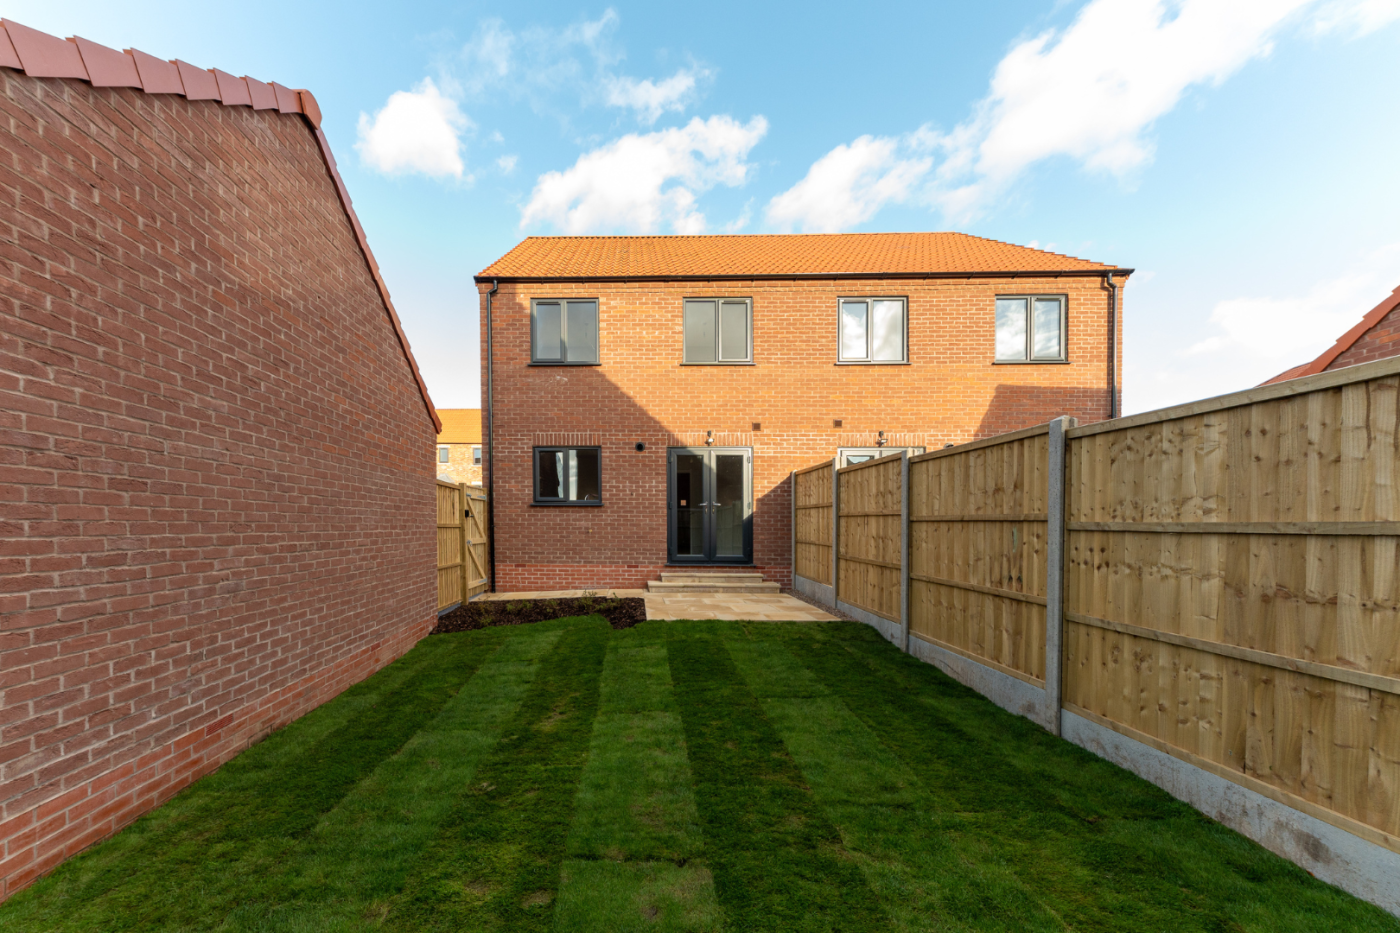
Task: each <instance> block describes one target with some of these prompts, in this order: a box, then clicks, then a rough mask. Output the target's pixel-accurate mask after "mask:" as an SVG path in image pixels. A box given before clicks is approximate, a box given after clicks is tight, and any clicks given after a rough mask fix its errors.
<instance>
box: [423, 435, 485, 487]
mask: <svg viewBox="0 0 1400 933" xmlns="http://www.w3.org/2000/svg"><path fill="white" fill-rule="evenodd" d="M443 447H446V448H447V462H446V463H443V462H442V461H441V460H436V461H434V466H436V468H437V475H438V478H439V479H446V480H447V481H448V482H450V483H469V484H470V485H472V486H480V485H481V477H482V472H481V471H482V464H480V463H476V462H475V459H476V458H475V457H474V456H473V454H472V449H473V448H475V449H477V450H481V445H480V444H439V445H438V446H437V449H439V450H441V449H442V448H443Z"/></svg>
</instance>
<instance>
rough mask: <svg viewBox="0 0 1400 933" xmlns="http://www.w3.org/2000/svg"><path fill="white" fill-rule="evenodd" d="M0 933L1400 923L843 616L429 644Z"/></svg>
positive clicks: (785, 932) (112, 844)
mask: <svg viewBox="0 0 1400 933" xmlns="http://www.w3.org/2000/svg"><path fill="white" fill-rule="evenodd" d="M0 929H3V930H5V931H7V933H8V931H16V933H17V931H27V930H44V931H51V930H93V931H121V930H221V931H244V930H247V931H251V930H258V931H273V930H287V931H319V930H395V931H398V930H403V931H425V930H444V931H445V930H451V931H471V930H490V931H497V930H499V931H530V930H541V931H544V930H559V931H585V930H586V931H599V933H602V931H607V933H616V931H630V930H647V931H680V930H686V931H719V930H733V931H748V930H771V931H782V933H789V931H807V930H818V931H857V930H890V931H905V930H909V931H912V930H1004V931H1040V930H1075V931H1089V930H1094V931H1122V930H1152V931H1159V930H1160V931H1172V933H1180V931H1196V930H1199V931H1222V933H1223V931H1245V930H1249V931H1253V930H1258V931H1269V933H1281V931H1303V930H1307V931H1316V930H1346V931H1355V933H1362V931H1372V930H1376V931H1379V930H1386V931H1400V920H1397V919H1396V918H1394V917H1391V916H1390V915H1388V914H1386V913H1384V912H1382V911H1381V910H1379V909H1377V908H1375V907H1372V906H1370V905H1368V904H1365V903H1363V902H1361V901H1358V900H1356V899H1355V898H1352V897H1350V896H1348V895H1346V894H1343V893H1342V892H1340V891H1338V890H1337V889H1335V888H1332V887H1329V886H1328V885H1325V884H1323V883H1321V882H1319V881H1317V880H1315V879H1313V878H1312V877H1310V876H1309V875H1308V874H1307V872H1305V871H1303V870H1301V869H1299V868H1297V867H1296V866H1294V865H1292V864H1290V863H1289V862H1286V861H1284V860H1283V859H1280V858H1278V857H1276V856H1274V855H1272V854H1270V853H1269V852H1266V851H1265V850H1264V849H1262V848H1260V847H1259V846H1257V845H1255V844H1253V843H1251V842H1249V841H1248V840H1246V839H1244V838H1243V837H1241V836H1239V835H1238V834H1236V833H1234V832H1232V831H1230V830H1228V829H1225V828H1224V827H1222V826H1220V825H1218V824H1216V823H1214V822H1212V821H1210V820H1208V819H1206V818H1205V817H1203V816H1201V815H1200V814H1198V813H1197V812H1196V811H1194V810H1192V809H1191V808H1189V807H1187V806H1185V805H1184V804H1180V803H1178V802H1176V801H1174V800H1173V799H1172V798H1170V797H1168V796H1167V795H1166V794H1165V793H1163V792H1162V791H1160V790H1158V789H1157V788H1155V787H1153V786H1151V785H1150V784H1147V783H1145V782H1143V781H1141V780H1138V779H1137V778H1135V777H1133V776H1132V775H1130V774H1128V773H1127V772H1125V771H1122V770H1120V769H1118V768H1116V767H1114V766H1113V765H1110V764H1108V763H1106V762H1104V761H1101V760H1100V759H1098V758H1095V757H1094V756H1092V755H1090V754H1088V753H1087V752H1084V751H1082V750H1080V749H1078V748H1076V747H1074V746H1071V745H1069V744H1068V743H1065V742H1062V741H1060V740H1058V739H1056V738H1053V737H1052V736H1050V735H1049V734H1047V733H1045V732H1044V731H1042V730H1041V729H1039V728H1038V727H1036V726H1034V725H1032V724H1031V723H1029V722H1028V721H1026V720H1024V719H1021V718H1018V717H1016V716H1013V715H1011V714H1009V713H1006V712H1004V711H1002V710H1000V709H998V708H997V707H995V706H993V705H992V704H991V703H990V702H988V701H987V700H985V699H983V698H982V697H980V696H978V695H976V694H975V693H972V692H971V691H969V690H967V689H966V688H964V687H962V686H961V685H959V684H957V683H955V682H954V681H952V680H950V679H949V678H947V677H946V676H944V675H943V674H942V673H940V672H939V671H937V670H935V669H934V668H932V667H929V666H928V665H926V664H923V663H921V662H919V661H916V660H913V659H911V658H909V657H907V656H905V655H903V654H901V653H900V652H899V651H897V650H896V649H895V648H893V647H892V646H890V645H888V644H886V643H885V642H884V641H883V640H881V639H880V637H879V636H878V635H877V634H876V633H875V632H874V631H873V630H871V629H869V628H867V627H865V626H861V625H856V624H851V623H838V624H812V623H771V622H767V623H743V622H647V623H644V624H642V625H639V626H637V627H636V628H630V629H623V630H614V629H612V628H611V627H610V626H609V625H608V623H607V622H605V621H604V620H603V619H601V618H598V617H590V618H579V619H560V620H555V621H552V622H542V623H538V624H535V625H526V626H516V627H509V628H487V629H481V630H478V631H471V632H462V633H457V634H450V635H434V636H431V637H429V638H427V639H425V640H424V641H423V642H422V643H421V644H419V646H418V647H417V648H415V649H414V650H413V651H412V652H410V653H409V654H408V655H407V656H405V657H404V658H403V659H401V660H400V661H398V662H396V663H395V664H393V665H390V666H389V667H388V668H385V669H384V670H383V671H381V672H380V673H378V674H376V675H375V676H374V677H372V678H370V679H369V680H367V681H365V682H364V683H362V684H360V685H358V686H356V687H354V688H352V689H350V690H348V691H346V692H345V693H344V694H343V695H342V696H340V697H339V698H338V699H336V700H335V701H333V702H331V703H328V704H326V705H325V706H323V707H321V708H320V709H318V710H316V711H315V712H313V713H311V714H310V715H308V716H306V717H304V718H302V719H300V720H298V721H297V722H295V723H293V724H292V725H290V726H288V727H287V728H285V729H283V730H281V731H279V732H277V733H274V734H273V735H271V736H269V737H268V738H267V739H265V740H264V741H263V742H261V743H259V744H258V745H256V746H254V747H253V748H251V749H249V750H248V751H247V752H245V753H244V754H242V755H241V756H239V757H238V758H237V759H235V760H234V761H232V762H230V763H229V764H227V765H225V766H224V767H223V768H222V769H220V770H219V771H218V772H217V773H215V774H213V775H210V776H209V777H207V778H205V779H204V780H202V781H200V782H199V783H198V784H196V785H194V786H193V787H191V788H190V789H189V790H187V791H186V792H185V793H183V794H181V795H180V796H179V797H177V798H176V799H174V800H173V801H171V802H170V803H168V804H166V805H165V806H164V807H162V808H161V809H160V810H158V811H156V812H154V813H152V814H150V815H148V816H146V817H144V818H143V819H141V820H140V821H139V822H137V823H136V824H134V825H133V826H131V827H130V828H128V829H127V830H126V831H124V832H122V833H121V834H119V835H117V836H116V837H114V838H113V839H111V840H109V841H107V842H105V843H103V844H102V845H100V846H97V847H95V848H93V849H92V850H90V851H88V852H86V853H84V854H82V855H80V856H79V857H77V858H75V859H72V860H70V861H69V862H67V863H66V864H64V865H63V866H62V867H60V868H59V869H58V870H57V871H55V872H54V873H53V874H52V875H50V876H49V877H47V878H45V879H43V880H42V881H40V882H39V883H38V884H36V885H35V886H33V887H32V888H30V889H28V890H26V891H23V892H21V893H20V894H18V895H16V896H15V897H14V898H12V899H11V900H10V901H9V902H7V903H5V904H4V905H0Z"/></svg>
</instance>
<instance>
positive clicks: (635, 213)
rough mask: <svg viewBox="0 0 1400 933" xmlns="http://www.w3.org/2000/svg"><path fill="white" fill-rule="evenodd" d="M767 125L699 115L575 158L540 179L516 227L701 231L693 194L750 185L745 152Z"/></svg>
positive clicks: (761, 121)
mask: <svg viewBox="0 0 1400 933" xmlns="http://www.w3.org/2000/svg"><path fill="white" fill-rule="evenodd" d="M767 132H768V121H767V120H765V119H764V118H763V117H754V118H753V119H752V120H750V121H749V122H748V123H747V124H740V123H739V122H738V121H737V120H734V119H733V118H732V117H727V116H715V117H711V118H710V119H708V120H701V119H700V118H699V117H696V118H694V119H692V120H691V121H690V123H688V124H686V125H685V126H684V127H677V128H673V129H666V130H658V131H657V132H654V133H645V134H636V133H631V134H628V135H626V136H623V137H622V138H621V139H618V140H615V141H613V142H611V143H608V144H607V145H605V146H601V147H599V148H598V149H594V150H593V151H592V152H586V153H584V154H583V155H581V156H579V159H578V161H577V162H576V163H574V165H573V167H572V168H569V169H566V170H565V171H562V172H548V173H546V174H544V175H541V176H540V177H539V180H538V181H537V182H536V183H535V190H534V192H533V193H532V194H531V196H530V201H529V203H528V204H526V205H525V209H524V211H523V212H522V213H521V218H520V225H521V227H526V226H529V225H530V224H535V223H550V224H552V225H554V226H555V227H556V228H558V229H559V230H561V231H563V232H564V233H570V234H582V233H594V232H602V231H625V232H633V233H651V232H654V231H657V230H659V229H661V228H662V226H663V225H669V227H670V228H671V229H672V230H674V231H675V232H676V233H700V232H703V231H704V229H705V217H704V215H703V214H701V213H700V212H699V210H698V209H697V208H696V197H697V195H699V194H701V193H703V192H705V191H707V190H709V189H710V188H713V187H714V186H715V185H721V184H722V185H727V186H730V187H735V186H738V185H742V184H744V182H745V181H747V180H748V177H749V172H750V170H751V168H752V166H750V165H749V164H748V162H747V161H746V159H747V158H748V154H749V151H750V150H751V149H753V147H754V146H755V145H757V144H758V141H759V140H760V139H762V138H763V136H764V134H765V133H767Z"/></svg>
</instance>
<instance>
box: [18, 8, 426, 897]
mask: <svg viewBox="0 0 1400 933" xmlns="http://www.w3.org/2000/svg"><path fill="white" fill-rule="evenodd" d="M319 124H320V112H319V109H318V107H317V105H316V101H315V99H314V98H313V97H312V95H311V94H310V93H308V92H306V91H298V90H293V89H290V88H287V87H283V86H282V85H280V84H265V83H263V82H261V81H257V80H254V79H252V78H240V77H235V76H234V75H232V74H229V73H227V72H224V71H219V70H217V69H213V70H208V71H206V70H204V69H202V68H196V67H194V66H192V65H190V64H188V63H187V62H183V61H174V62H167V61H163V60H160V59H157V58H155V57H153V56H150V55H147V54H145V53H143V52H138V51H127V52H118V51H116V50H113V49H109V48H105V47H103V46H100V45H97V44H95V43H92V42H88V41H86V40H83V39H69V40H63V39H58V38H55V37H53V36H48V35H45V34H43V33H40V32H36V31H35V30H32V29H28V28H26V27H24V26H21V25H19V24H17V23H13V22H10V21H8V20H5V21H3V24H0V244H3V254H0V527H2V528H3V533H0V548H3V550H0V897H3V896H8V895H9V894H11V893H13V892H14V891H16V890H17V889H19V888H20V887H22V886H24V885H26V884H28V883H29V882H31V881H32V880H33V879H34V878H35V877H37V876H38V875H39V874H41V873H43V872H45V871H47V870H48V869H50V868H52V867H53V866H54V865H56V864H57V863H58V862H60V861H62V860H63V859H64V858H66V857H67V856H69V855H71V854H73V853H75V852H77V851H78V850H80V849H82V848H84V847H85V846H87V845H90V844H91V843H93V842H96V841H97V840H99V839H101V838H103V837H104V836H107V835H110V834H111V833H113V832H115V831H116V830H117V829H120V828H121V827H122V826H124V825H125V824H127V823H129V822H130V821H132V820H133V819H135V818H136V817H137V816H139V815H140V814H141V813H143V812H145V811H146V810H149V809H151V808H152V807H154V806H157V805H159V804H160V803H162V802H164V801H165V800H167V799H168V798H170V797H171V795H173V794H174V793H176V792H177V791H179V790H180V789H181V788H182V787H184V786H186V785H187V784H189V783H190V782H191V781H193V780H195V779H196V778H198V777H199V776H201V775H203V774H206V773H208V772H209V771H211V770H213V769H214V768H216V767H218V766H219V765H220V764H221V763H222V762H224V761H227V760H228V759H229V758H231V757H232V756H234V755H235V754H237V753H238V752H239V751H241V750H242V749H243V748H245V747H247V745H248V744H249V743H250V742H253V741H255V740H257V739H258V738H260V737H261V736H263V735H266V734H267V733H268V732H269V731H271V730H273V729H275V728H278V727H279V726H281V725H283V724H285V723H287V722H289V721H290V720H292V719H294V718H296V717H297V716H299V715H301V714H302V713H305V712H307V711H308V710H310V709H312V708H313V707H315V706H317V705H319V704H320V703H323V702H324V701H326V700H328V699H330V698H331V697H333V696H335V695H336V694H337V693H339V692H340V691H341V690H343V689H345V687H347V686H349V685H350V684H353V683H355V682H356V681H358V680H361V679H363V678H364V677H366V676H368V675H369V674H370V673H372V672H373V671H375V670H376V669H378V668H379V667H381V666H383V665H384V664H386V663H388V662H389V661H390V660H392V659H393V658H395V657H397V656H398V655H400V654H402V653H403V652H404V651H406V650H407V649H408V648H410V647H411V646H412V645H413V644H414V643H415V642H416V641H417V640H418V639H419V638H420V637H421V636H423V635H424V634H425V633H426V632H427V631H428V629H429V628H430V626H431V625H432V623H433V621H434V619H435V615H436V613H435V607H436V592H435V586H434V574H435V570H434V568H435V567H436V553H435V541H434V531H433V524H434V485H433V469H432V461H431V453H430V452H431V451H432V449H433V441H434V437H435V435H436V434H437V430H438V428H439V425H438V424H437V422H436V416H435V414H434V412H433V408H432V403H431V401H430V400H429V398H428V395H427V392H426V390H425V388H424V386H423V383H422V380H421V379H420V378H419V377H418V371H417V367H416V366H415V365H414V362H413V356H412V354H411V352H410V350H409V347H408V342H407V340H406V339H405V338H404V335H403V331H402V329H401V328H400V326H399V322H398V318H397V316H396V315H395V312H394V308H393V305H392V304H391V303H390V300H389V295H388V292H387V291H386V289H385V287H384V283H383V281H382V280H381V278H380V276H379V273H378V270H377V267H376V265H375V262H374V258H373V256H372V255H371V254H370V252H369V247H368V245H367V244H366V241H365V237H364V233H363V231H362V230H361V229H360V225H359V222H358V221H357V220H356V218H355V214H354V211H353V210H352V208H351V205H350V200H349V197H348V195H347V193H346V190H345V187H344V185H343V184H342V183H341V180H340V177H339V174H338V173H337V171H336V168H335V161H334V159H333V158H332V157H331V153H330V149H329V147H328V145H327V143H326V137H325V136H324V135H323V134H322V132H321V130H320V128H319Z"/></svg>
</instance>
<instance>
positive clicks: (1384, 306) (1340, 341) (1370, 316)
mask: <svg viewBox="0 0 1400 933" xmlns="http://www.w3.org/2000/svg"><path fill="white" fill-rule="evenodd" d="M1396 308H1400V288H1396V289H1395V291H1393V292H1391V293H1390V296H1389V297H1387V298H1386V299H1385V300H1384V301H1382V302H1381V303H1380V304H1378V305H1376V306H1375V307H1374V308H1372V309H1371V310H1370V311H1367V312H1366V316H1365V317H1363V318H1362V319H1361V320H1360V321H1359V322H1357V325H1356V326H1355V327H1353V328H1352V329H1351V330H1349V331H1347V332H1346V333H1345V334H1342V336H1340V337H1338V338H1337V342H1336V343H1334V344H1332V346H1330V347H1328V348H1327V350H1326V352H1324V353H1323V354H1322V355H1321V356H1319V357H1318V358H1317V359H1315V360H1313V361H1311V362H1308V363H1303V364H1301V365H1298V366H1294V367H1293V368H1292V369H1285V370H1284V371H1283V372H1281V373H1279V374H1278V375H1277V376H1275V377H1273V378H1272V379H1269V380H1268V381H1266V382H1262V383H1260V385H1272V384H1273V383H1275V382H1284V381H1286V380H1288V379H1297V378H1299V377H1300V376H1313V375H1316V374H1317V373H1320V372H1323V371H1324V370H1326V369H1327V367H1329V366H1331V365H1332V363H1333V362H1335V361H1336V359H1337V357H1339V356H1341V355H1342V354H1343V353H1345V352H1347V351H1348V350H1350V349H1351V348H1352V347H1353V346H1354V345H1355V344H1356V341H1358V340H1360V339H1361V338H1362V336H1364V335H1365V333H1366V332H1367V331H1368V330H1370V329H1371V328H1372V327H1375V326H1376V325H1377V324H1379V323H1380V322H1381V319H1382V318H1384V317H1385V316H1386V315H1387V314H1389V313H1390V312H1391V311H1394V310H1395V309H1396Z"/></svg>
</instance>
